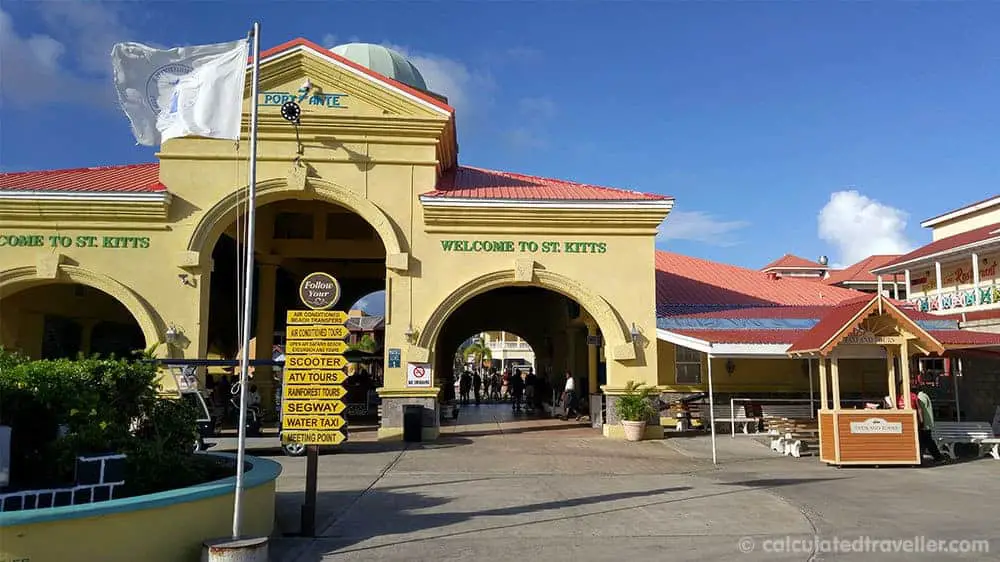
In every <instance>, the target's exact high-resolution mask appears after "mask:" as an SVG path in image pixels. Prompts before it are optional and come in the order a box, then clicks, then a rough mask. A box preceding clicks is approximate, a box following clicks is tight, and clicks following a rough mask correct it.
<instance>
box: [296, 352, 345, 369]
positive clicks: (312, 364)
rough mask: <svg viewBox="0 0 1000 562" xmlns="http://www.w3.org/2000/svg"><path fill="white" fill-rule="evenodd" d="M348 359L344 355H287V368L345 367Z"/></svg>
mask: <svg viewBox="0 0 1000 562" xmlns="http://www.w3.org/2000/svg"><path fill="white" fill-rule="evenodd" d="M346 366H347V359H344V356H343V355H286V356H285V368H286V369H310V370H317V369H318V370H322V369H329V370H334V369H343V368H344V367H346Z"/></svg>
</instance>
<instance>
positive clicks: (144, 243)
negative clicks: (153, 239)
mask: <svg viewBox="0 0 1000 562" xmlns="http://www.w3.org/2000/svg"><path fill="white" fill-rule="evenodd" d="M139 247H140V248H143V249H145V248H148V247H149V237H148V236H142V237H140V238H139Z"/></svg>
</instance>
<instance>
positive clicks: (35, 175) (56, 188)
mask: <svg viewBox="0 0 1000 562" xmlns="http://www.w3.org/2000/svg"><path fill="white" fill-rule="evenodd" d="M166 189H167V188H166V187H164V185H163V184H162V183H160V165H159V164H158V163H156V162H150V163H147V164H132V165H128V166H102V167H97V168H71V169H67V170H38V171H30V172H8V173H5V174H0V191H22V192H30V191H45V192H65V193H156V192H160V191H166Z"/></svg>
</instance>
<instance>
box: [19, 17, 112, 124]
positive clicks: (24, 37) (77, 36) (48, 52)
mask: <svg viewBox="0 0 1000 562" xmlns="http://www.w3.org/2000/svg"><path fill="white" fill-rule="evenodd" d="M35 6H37V7H38V9H39V10H40V11H41V16H42V20H43V21H44V22H45V24H46V30H45V31H44V32H37V33H30V34H27V33H22V32H21V31H19V30H18V28H17V26H16V25H15V22H14V20H13V18H12V17H11V16H10V14H9V13H7V12H4V11H3V10H2V9H0V84H2V85H3V86H2V88H0V96H2V98H3V100H4V102H5V103H11V104H13V105H15V106H18V107H29V106H33V105H41V104H45V103H48V102H52V101H57V100H58V101H60V102H62V101H66V100H67V99H73V100H78V101H83V102H88V103H92V102H98V103H102V104H108V105H109V106H110V103H111V102H112V101H113V100H114V88H113V86H112V84H111V80H110V76H109V75H110V67H111V55H110V53H111V45H112V44H113V43H114V42H115V41H120V40H122V39H123V35H125V32H124V28H123V26H122V25H121V23H120V20H119V18H118V16H117V14H116V12H114V11H113V10H112V9H110V8H109V7H107V6H105V5H103V4H100V3H97V2H81V1H70V2H45V3H38V4H35ZM70 92H72V95H68V94H69V93H70Z"/></svg>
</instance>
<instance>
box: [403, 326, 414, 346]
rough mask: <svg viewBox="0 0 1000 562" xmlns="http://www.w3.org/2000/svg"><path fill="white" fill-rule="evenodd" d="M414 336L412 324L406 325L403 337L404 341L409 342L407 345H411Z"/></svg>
mask: <svg viewBox="0 0 1000 562" xmlns="http://www.w3.org/2000/svg"><path fill="white" fill-rule="evenodd" d="M415 335H416V332H414V331H413V325H412V324H407V325H406V332H404V333H403V336H404V337H405V338H406V341H407V342H409V343H413V340H414V336H415Z"/></svg>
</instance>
